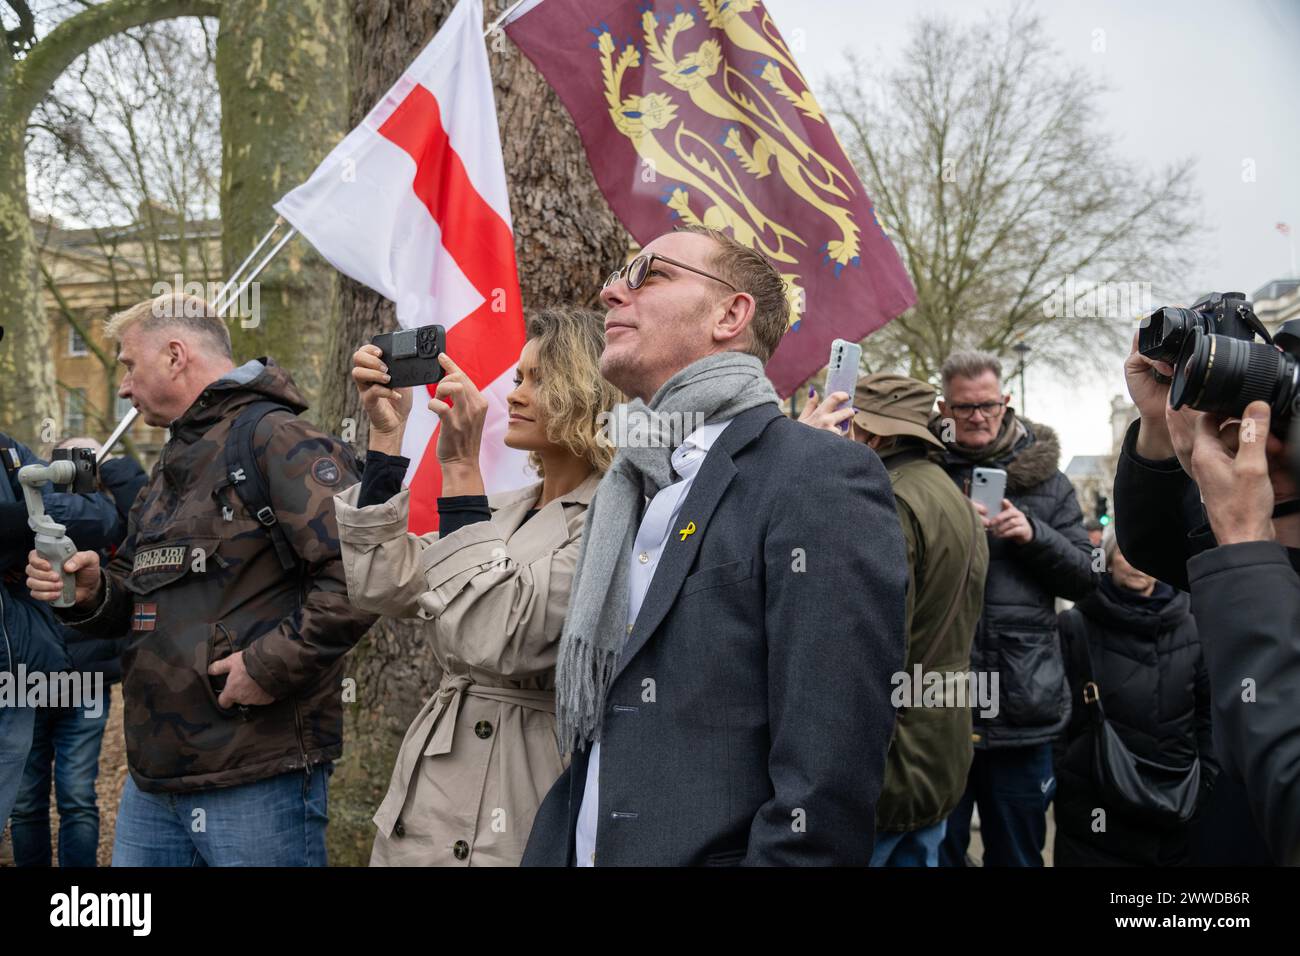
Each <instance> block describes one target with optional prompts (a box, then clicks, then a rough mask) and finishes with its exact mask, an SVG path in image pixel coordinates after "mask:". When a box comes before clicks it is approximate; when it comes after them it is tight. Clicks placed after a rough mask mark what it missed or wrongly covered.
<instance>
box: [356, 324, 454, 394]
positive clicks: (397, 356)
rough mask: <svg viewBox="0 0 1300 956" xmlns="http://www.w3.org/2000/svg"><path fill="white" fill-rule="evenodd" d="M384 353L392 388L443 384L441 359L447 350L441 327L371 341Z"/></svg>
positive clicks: (413, 330)
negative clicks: (439, 358) (435, 383)
mask: <svg viewBox="0 0 1300 956" xmlns="http://www.w3.org/2000/svg"><path fill="white" fill-rule="evenodd" d="M370 344H371V345H375V346H378V347H379V350H380V351H381V352H383V353H384V364H385V365H387V366H388V374H389V375H390V376H392V378H391V380H390V381H389V382H388V383H387V384H388V387H389V388H409V387H410V386H412V385H431V384H433V383H434V382H440V381H442V372H443V370H442V364H441V363H440V362H439V361H438V356H439V355H441V354H442V353H443V352H445V351H446V350H447V330H446V329H445V328H444V327H443V326H441V325H422V326H420V327H419V328H418V329H400V330H399V331H397V332H384V333H383V334H382V335H376V336H375V337H374V338H373V339H371V340H370Z"/></svg>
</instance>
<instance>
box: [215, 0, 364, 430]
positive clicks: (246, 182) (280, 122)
mask: <svg viewBox="0 0 1300 956" xmlns="http://www.w3.org/2000/svg"><path fill="white" fill-rule="evenodd" d="M349 23H350V20H349V5H348V3H347V2H346V0H301V2H296V3H271V4H268V3H266V2H265V0H225V6H224V11H223V14H222V17H221V33H220V35H219V37H218V40H217V84H218V86H219V88H220V90H221V142H222V147H221V152H222V156H221V217H222V238H223V241H222V257H223V262H224V266H225V274H226V275H227V276H228V275H230V273H231V272H232V271H233V270H234V269H235V267H236V266H238V265H239V263H241V262H242V261H243V260H244V257H245V256H247V255H248V253H249V252H251V251H252V249H253V247H254V246H255V245H256V244H257V242H258V240H259V239H261V238H262V236H263V235H264V234H265V233H266V231H267V230H268V229H269V228H270V227H271V224H272V223H273V222H274V221H275V211H274V210H273V209H272V208H271V204H272V203H274V202H275V201H276V200H278V199H279V198H280V197H281V196H283V195H284V194H285V193H286V192H288V191H289V190H290V189H292V188H293V187H295V186H297V185H299V184H300V183H302V182H303V181H304V180H306V179H307V177H308V176H310V175H311V173H312V171H313V170H314V169H315V168H316V166H317V165H318V164H319V163H320V161H321V160H322V159H324V158H325V155H326V154H327V153H328V152H329V151H330V150H331V149H333V148H334V146H335V145H336V144H337V143H338V141H339V140H340V139H342V138H343V136H344V134H346V132H347V126H348V124H347V120H348V26H349ZM287 228H288V227H287V226H285V227H282V229H281V231H280V233H279V234H278V235H277V236H276V239H277V240H278V239H279V238H280V237H281V236H283V235H284V231H285V229H287ZM270 248H271V247H270V246H267V247H266V249H264V250H263V252H262V254H265V253H266V252H267V251H269V250H270ZM259 258H260V256H259ZM256 289H257V292H256V297H255V298H254V297H253V293H252V292H251V289H250V292H249V293H246V294H245V296H243V297H241V302H240V303H238V304H237V305H236V306H235V307H234V308H232V309H231V310H230V312H229V313H227V314H228V315H229V316H231V319H230V322H229V325H230V332H231V338H232V339H233V344H234V347H235V360H236V361H237V362H242V361H244V360H246V359H250V358H255V357H257V356H262V355H269V356H271V357H272V358H274V359H275V360H276V362H278V363H279V364H281V365H283V366H285V367H286V368H288V369H289V370H290V371H291V372H292V373H293V376H294V380H295V381H296V382H297V384H298V387H299V388H300V389H301V390H302V392H303V394H304V395H305V396H306V397H307V400H308V402H309V403H311V405H312V411H311V412H310V413H309V415H310V417H312V418H314V419H315V420H316V421H318V422H319V423H320V424H322V425H323V426H324V427H326V428H327V429H328V430H336V426H333V425H331V423H330V422H329V421H328V420H327V419H324V418H322V417H321V415H320V409H319V407H318V403H319V401H320V397H321V395H320V385H321V374H322V371H323V369H324V357H325V346H326V340H327V337H328V335H329V329H330V327H331V326H333V325H334V323H335V320H336V316H337V309H338V274H337V273H336V272H335V271H334V269H333V267H332V266H330V265H329V264H328V263H327V262H325V260H324V259H322V258H321V257H320V256H319V255H318V254H317V253H316V252H315V250H314V249H312V247H311V246H310V245H309V244H308V243H307V242H306V241H305V240H303V239H301V238H298V239H293V240H291V241H290V243H289V245H287V246H286V247H285V248H284V250H283V251H282V252H281V253H280V255H279V256H277V257H276V259H275V261H274V262H273V263H272V264H271V266H269V267H268V268H267V270H266V271H265V272H263V273H262V275H261V276H260V277H259V279H258V280H257V285H256ZM236 313H238V317H235V316H236Z"/></svg>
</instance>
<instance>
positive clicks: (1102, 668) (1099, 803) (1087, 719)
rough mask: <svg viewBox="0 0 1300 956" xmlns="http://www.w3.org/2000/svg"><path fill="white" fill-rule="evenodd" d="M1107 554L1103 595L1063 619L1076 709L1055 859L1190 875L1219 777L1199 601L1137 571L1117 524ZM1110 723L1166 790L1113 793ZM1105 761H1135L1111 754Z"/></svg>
mask: <svg viewBox="0 0 1300 956" xmlns="http://www.w3.org/2000/svg"><path fill="white" fill-rule="evenodd" d="M1102 548H1103V553H1104V556H1105V567H1106V572H1105V573H1104V574H1103V575H1102V576H1101V580H1100V582H1099V583H1098V585H1097V588H1096V590H1094V591H1093V592H1092V593H1091V594H1089V595H1086V596H1085V597H1084V598H1083V599H1082V600H1081V601H1079V602H1078V603H1077V604H1076V605H1075V606H1074V607H1072V608H1070V609H1069V610H1066V611H1062V612H1061V614H1060V615H1059V617H1058V622H1059V626H1060V631H1061V646H1062V652H1063V653H1064V655H1065V667H1066V673H1067V674H1068V676H1069V680H1070V696H1071V699H1072V700H1073V701H1074V706H1073V708H1072V712H1071V716H1070V723H1069V724H1068V725H1067V726H1066V729H1065V732H1064V733H1063V734H1062V735H1061V737H1060V738H1058V739H1057V742H1056V747H1055V749H1056V761H1055V764H1056V845H1055V850H1054V853H1053V858H1052V861H1053V864H1054V865H1055V866H1184V865H1187V864H1189V863H1190V862H1191V861H1192V839H1191V838H1192V827H1191V822H1190V821H1191V819H1192V816H1193V815H1194V814H1195V813H1196V812H1198V810H1199V809H1200V808H1201V807H1203V805H1204V802H1205V800H1204V797H1205V795H1206V794H1208V793H1209V792H1210V790H1211V789H1212V788H1213V786H1214V783H1215V778H1216V776H1217V775H1218V768H1219V764H1218V760H1217V759H1216V758H1215V756H1214V746H1213V741H1212V739H1211V734H1210V685H1209V678H1208V676H1207V675H1206V669H1205V661H1204V659H1203V656H1202V651H1201V643H1200V640H1199V638H1198V636H1197V632H1196V622H1195V621H1194V620H1193V619H1192V614H1191V602H1190V601H1189V600H1188V597H1187V595H1186V594H1183V593H1182V592H1180V591H1178V590H1176V589H1175V588H1173V587H1171V586H1170V585H1168V584H1165V583H1164V582H1162V581H1157V580H1156V579H1155V578H1153V577H1151V576H1150V575H1149V574H1145V573H1144V572H1142V571H1139V570H1138V569H1137V568H1135V567H1133V565H1131V564H1129V562H1128V561H1127V560H1126V559H1125V557H1124V554H1123V553H1122V552H1121V551H1120V549H1119V546H1118V542H1117V539H1116V535H1115V527H1114V525H1112V526H1111V527H1110V528H1108V529H1107V530H1106V533H1105V534H1104V536H1103V538H1102ZM1102 721H1105V722H1107V723H1109V725H1110V727H1112V728H1114V731H1115V733H1116V734H1117V736H1118V738H1119V742H1120V744H1121V745H1122V747H1123V748H1124V750H1125V751H1127V752H1128V753H1131V754H1132V755H1133V756H1134V758H1135V761H1150V762H1152V763H1156V764H1160V765H1161V766H1162V767H1165V768H1169V769H1168V770H1167V771H1162V772H1161V773H1160V774H1159V777H1160V780H1161V781H1164V783H1162V784H1161V785H1160V789H1158V790H1157V791H1155V792H1153V793H1148V792H1145V791H1144V792H1143V793H1139V794H1134V793H1131V792H1123V791H1120V790H1117V788H1115V787H1113V786H1112V784H1111V781H1110V778H1109V776H1108V773H1109V771H1108V770H1107V769H1105V768H1099V766H1098V763H1097V758H1098V751H1097V745H1098V739H1097V738H1098V736H1099V735H1103V734H1104V730H1103V727H1102ZM1103 743H1104V741H1103ZM1103 759H1107V760H1118V761H1125V760H1127V757H1125V755H1124V754H1123V753H1116V752H1114V751H1112V752H1111V753H1108V754H1106V755H1105V756H1104V758H1103ZM1121 770H1122V767H1121ZM1135 796H1137V797H1140V798H1141V800H1140V801H1138V800H1134V799H1133V798H1134V797H1135ZM1099 811H1100V813H1099Z"/></svg>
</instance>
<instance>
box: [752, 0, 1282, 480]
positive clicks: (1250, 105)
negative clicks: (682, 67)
mask: <svg viewBox="0 0 1300 956" xmlns="http://www.w3.org/2000/svg"><path fill="white" fill-rule="evenodd" d="M765 3H766V6H767V9H768V11H769V12H770V13H771V15H772V18H773V20H775V21H776V25H777V27H778V28H779V29H780V30H781V33H782V34H783V35H784V36H785V38H786V40H787V42H790V43H792V45H793V43H794V39H793V37H792V35H793V34H794V32H795V31H797V30H802V31H803V34H802V35H801V36H800V37H799V39H800V40H801V41H802V44H803V47H804V49H803V51H802V52H798V53H796V56H797V59H798V61H799V64H800V67H801V68H802V69H803V71H804V73H805V75H806V76H807V78H808V81H809V82H810V83H811V84H812V85H813V88H814V91H817V90H818V89H819V88H820V86H821V81H822V80H823V79H824V78H825V77H826V76H828V75H831V74H833V73H835V72H838V71H839V70H841V69H842V68H843V64H844V51H845V50H846V49H848V48H850V47H851V48H852V49H853V50H855V51H856V52H857V53H858V54H859V55H861V56H864V57H866V56H870V57H873V58H875V59H878V60H880V59H883V60H885V61H886V62H896V61H897V58H898V56H899V55H900V51H901V50H902V49H903V48H904V47H905V46H906V44H907V42H908V39H909V38H910V35H911V26H912V23H913V22H914V21H915V20H916V19H917V18H918V17H920V16H924V15H931V14H938V15H943V16H947V17H951V18H952V19H955V20H958V21H971V20H975V19H979V18H980V17H981V16H982V15H983V13H984V12H985V11H987V10H1003V9H1006V7H1007V6H1008V4H1006V3H996V2H995V3H987V4H981V3H978V2H971V0H903V2H888V3H882V2H879V0H866V2H863V0H765ZM1026 6H1027V7H1028V8H1030V9H1032V10H1034V11H1036V12H1038V13H1040V14H1041V16H1042V18H1043V23H1044V26H1045V28H1046V32H1047V35H1048V36H1049V37H1050V38H1051V41H1052V42H1053V44H1054V45H1055V46H1056V48H1057V50H1058V51H1059V52H1060V55H1061V62H1062V66H1063V68H1067V69H1071V70H1077V71H1079V72H1080V73H1081V74H1083V73H1086V74H1087V75H1091V76H1093V77H1094V78H1097V79H1100V80H1102V81H1103V82H1105V83H1106V84H1107V85H1108V87H1109V88H1110V90H1109V92H1108V93H1107V94H1105V95H1104V96H1103V98H1102V99H1101V103H1100V105H1101V110H1100V117H1099V123H1101V124H1102V127H1103V128H1104V130H1105V131H1106V132H1108V133H1110V134H1111V135H1112V136H1113V137H1114V138H1115V143H1116V146H1117V149H1118V151H1119V152H1120V154H1121V155H1124V156H1126V157H1127V158H1129V159H1131V160H1132V161H1134V162H1137V163H1139V164H1141V165H1143V166H1144V167H1146V168H1148V169H1153V170H1154V169H1156V168H1159V167H1160V166H1162V165H1164V164H1166V163H1167V162H1169V161H1170V160H1171V159H1174V158H1181V157H1186V156H1191V157H1193V158H1194V159H1195V160H1196V162H1197V185H1198V188H1199V190H1200V193H1201V199H1202V208H1203V213H1204V218H1203V220H1202V232H1201V234H1200V235H1199V236H1198V237H1197V239H1196V243H1195V247H1194V251H1195V254H1196V268H1195V270H1194V272H1193V273H1192V274H1191V275H1190V276H1189V281H1188V285H1189V288H1188V289H1187V290H1186V293H1187V295H1189V296H1191V295H1194V294H1196V293H1198V292H1202V291H1207V290H1211V289H1213V290H1217V291H1228V290H1232V291H1242V292H1245V293H1246V294H1247V295H1248V296H1249V295H1251V294H1252V293H1253V292H1254V291H1255V290H1256V289H1258V288H1259V287H1260V286H1262V285H1264V284H1265V283H1266V282H1268V281H1269V280H1271V279H1278V278H1283V277H1285V276H1287V275H1288V274H1290V271H1291V259H1290V252H1289V248H1290V247H1289V245H1288V241H1287V239H1286V238H1285V237H1284V236H1282V235H1281V234H1280V233H1279V232H1278V231H1277V230H1276V228H1275V226H1276V224H1277V223H1278V222H1286V223H1289V224H1290V225H1291V227H1292V230H1293V238H1294V237H1295V236H1296V234H1297V233H1300V104H1298V103H1297V98H1298V97H1300V0H1232V2H1227V0H1221V2H1215V0H1127V2H1124V0H1084V2H1070V3H1064V2H1059V0H1040V2H1030V3H1027V4H1026ZM1097 30H1102V31H1104V34H1103V35H1102V36H1104V41H1105V42H1104V46H1105V49H1104V52H1096V51H1094V49H1093V47H1094V40H1095V38H1096V37H1097V36H1098V34H1096V33H1095V32H1094V31H1097ZM1248 160H1249V161H1253V168H1254V181H1253V182H1249V181H1243V167H1244V164H1246V162H1247V161H1248ZM1157 304H1160V303H1157ZM1121 358H1122V356H1116V358H1115V361H1114V363H1113V367H1114V373H1113V374H1112V375H1110V376H1109V377H1105V378H1104V379H1102V378H1098V377H1097V376H1089V377H1088V378H1089V380H1088V381H1084V382H1082V383H1077V382H1064V381H1059V380H1057V376H1054V375H1052V374H1050V373H1048V372H1044V373H1042V374H1036V373H1035V371H1034V370H1033V368H1032V366H1031V367H1030V371H1029V373H1028V374H1027V376H1026V377H1027V379H1028V381H1027V383H1026V392H1027V393H1028V394H1027V397H1028V402H1027V404H1028V412H1029V417H1030V418H1033V419H1035V420H1039V421H1043V422H1046V423H1047V424H1050V425H1052V426H1054V427H1055V428H1056V429H1057V430H1058V431H1059V432H1060V433H1061V438H1062V462H1061V464H1062V467H1064V465H1065V463H1066V462H1067V461H1068V460H1069V459H1070V457H1071V456H1072V455H1085V454H1104V453H1107V452H1109V450H1110V426H1109V415H1110V397H1111V396H1112V395H1115V394H1119V393H1122V392H1123V391H1124V379H1123V374H1122V372H1121V370H1120V367H1119V366H1120V362H1121Z"/></svg>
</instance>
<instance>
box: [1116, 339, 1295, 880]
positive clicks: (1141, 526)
mask: <svg viewBox="0 0 1300 956" xmlns="http://www.w3.org/2000/svg"><path fill="white" fill-rule="evenodd" d="M1124 370H1125V377H1126V379H1127V382H1128V386H1129V394H1130V395H1131V396H1132V398H1133V401H1134V404H1136V405H1137V407H1138V414H1139V418H1138V420H1137V421H1136V422H1134V423H1133V425H1131V426H1130V428H1129V431H1128V434H1127V435H1126V436H1125V440H1124V445H1123V449H1122V452H1121V455H1120V460H1119V465H1118V469H1117V472H1116V478H1115V510H1116V517H1117V526H1118V528H1119V529H1120V534H1121V539H1120V547H1121V549H1123V548H1131V549H1132V551H1133V553H1134V555H1135V557H1134V564H1135V565H1137V566H1139V567H1142V568H1143V569H1144V570H1147V571H1148V572H1151V571H1154V570H1155V569H1157V568H1159V569H1160V570H1161V572H1162V573H1165V574H1168V575H1169V580H1170V581H1171V582H1172V583H1175V584H1177V585H1178V586H1179V587H1181V588H1183V589H1185V590H1190V592H1191V599H1192V613H1193V615H1194V616H1195V617H1196V621H1197V625H1198V627H1199V629H1200V632H1201V634H1202V640H1203V643H1204V653H1205V658H1206V664H1207V667H1208V670H1209V675H1210V688H1211V697H1212V700H1213V702H1214V714H1213V722H1214V738H1215V748H1216V752H1217V754H1218V756H1219V758H1220V760H1221V762H1222V764H1223V768H1224V771H1225V772H1224V773H1223V774H1222V775H1221V776H1222V778H1223V779H1222V781H1221V783H1220V785H1219V786H1218V787H1217V788H1216V793H1215V795H1214V799H1213V801H1212V804H1213V805H1216V806H1215V807H1214V818H1215V820H1216V821H1222V824H1223V827H1226V828H1231V830H1230V831H1228V832H1227V835H1226V836H1225V835H1223V834H1220V839H1219V840H1207V841H1206V842H1207V848H1208V852H1211V853H1213V854H1214V856H1215V857H1216V858H1217V860H1219V861H1226V862H1265V860H1266V859H1272V860H1274V861H1277V862H1288V863H1296V862H1300V810H1298V809H1297V808H1300V719H1298V718H1297V716H1296V715H1297V714H1300V699H1298V698H1297V694H1296V688H1297V687H1300V611H1298V610H1297V608H1300V604H1298V603H1297V600H1298V598H1297V595H1298V592H1300V577H1298V576H1300V492H1298V489H1297V482H1296V477H1295V475H1294V474H1293V472H1292V469H1291V467H1290V462H1289V460H1288V455H1289V452H1290V451H1292V449H1289V448H1288V443H1287V442H1284V441H1283V440H1282V439H1281V438H1280V437H1279V436H1278V435H1277V434H1275V433H1274V432H1273V431H1272V425H1273V423H1274V422H1275V421H1276V416H1277V412H1276V411H1275V410H1273V409H1272V408H1270V406H1269V404H1268V403H1267V402H1263V401H1255V402H1252V403H1250V404H1249V405H1248V406H1247V407H1246V408H1245V409H1244V411H1243V413H1242V415H1241V417H1240V418H1233V417H1228V416H1223V415H1216V414H1211V413H1208V412H1204V411H1198V410H1196V409H1195V408H1193V407H1191V406H1190V405H1184V406H1183V407H1181V408H1179V409H1175V408H1173V407H1172V406H1171V405H1170V402H1169V394H1170V385H1171V380H1172V376H1173V374H1174V368H1173V367H1172V366H1171V365H1169V364H1167V363H1164V362H1161V361H1159V360H1158V359H1155V358H1151V357H1148V356H1146V355H1143V354H1142V352H1141V350H1140V349H1139V336H1137V335H1135V336H1134V340H1133V349H1132V351H1131V353H1130V355H1129V357H1128V359H1127V360H1126V362H1125V367H1124ZM1182 371H1183V374H1184V375H1186V374H1187V373H1188V371H1189V369H1188V368H1186V367H1184V368H1183V370H1182ZM1225 387H1227V388H1228V391H1230V392H1231V393H1232V394H1239V393H1240V390H1241V386H1240V383H1237V384H1236V386H1235V387H1233V383H1227V385H1226V386H1225ZM1126 521H1127V522H1129V526H1128V527H1126ZM1238 781H1239V783H1238ZM1225 784H1226V786H1225ZM1220 791H1222V793H1220ZM1234 798H1236V799H1234ZM1225 801H1226V802H1227V806H1226V807H1224V808H1219V807H1218V806H1217V805H1219V804H1223V803H1225ZM1240 804H1245V805H1248V806H1249V808H1250V811H1251V812H1250V818H1251V819H1252V820H1253V823H1254V824H1255V827H1257V830H1256V829H1255V828H1252V827H1250V826H1246V825H1244V823H1243V821H1242V820H1241V813H1240V812H1234V811H1237V809H1238V806H1239V805H1240ZM1256 834H1258V835H1256ZM1261 837H1262V844H1263V845H1259V843H1260V839H1261ZM1221 844H1227V846H1226V847H1224V846H1221ZM1265 854H1267V857H1265Z"/></svg>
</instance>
